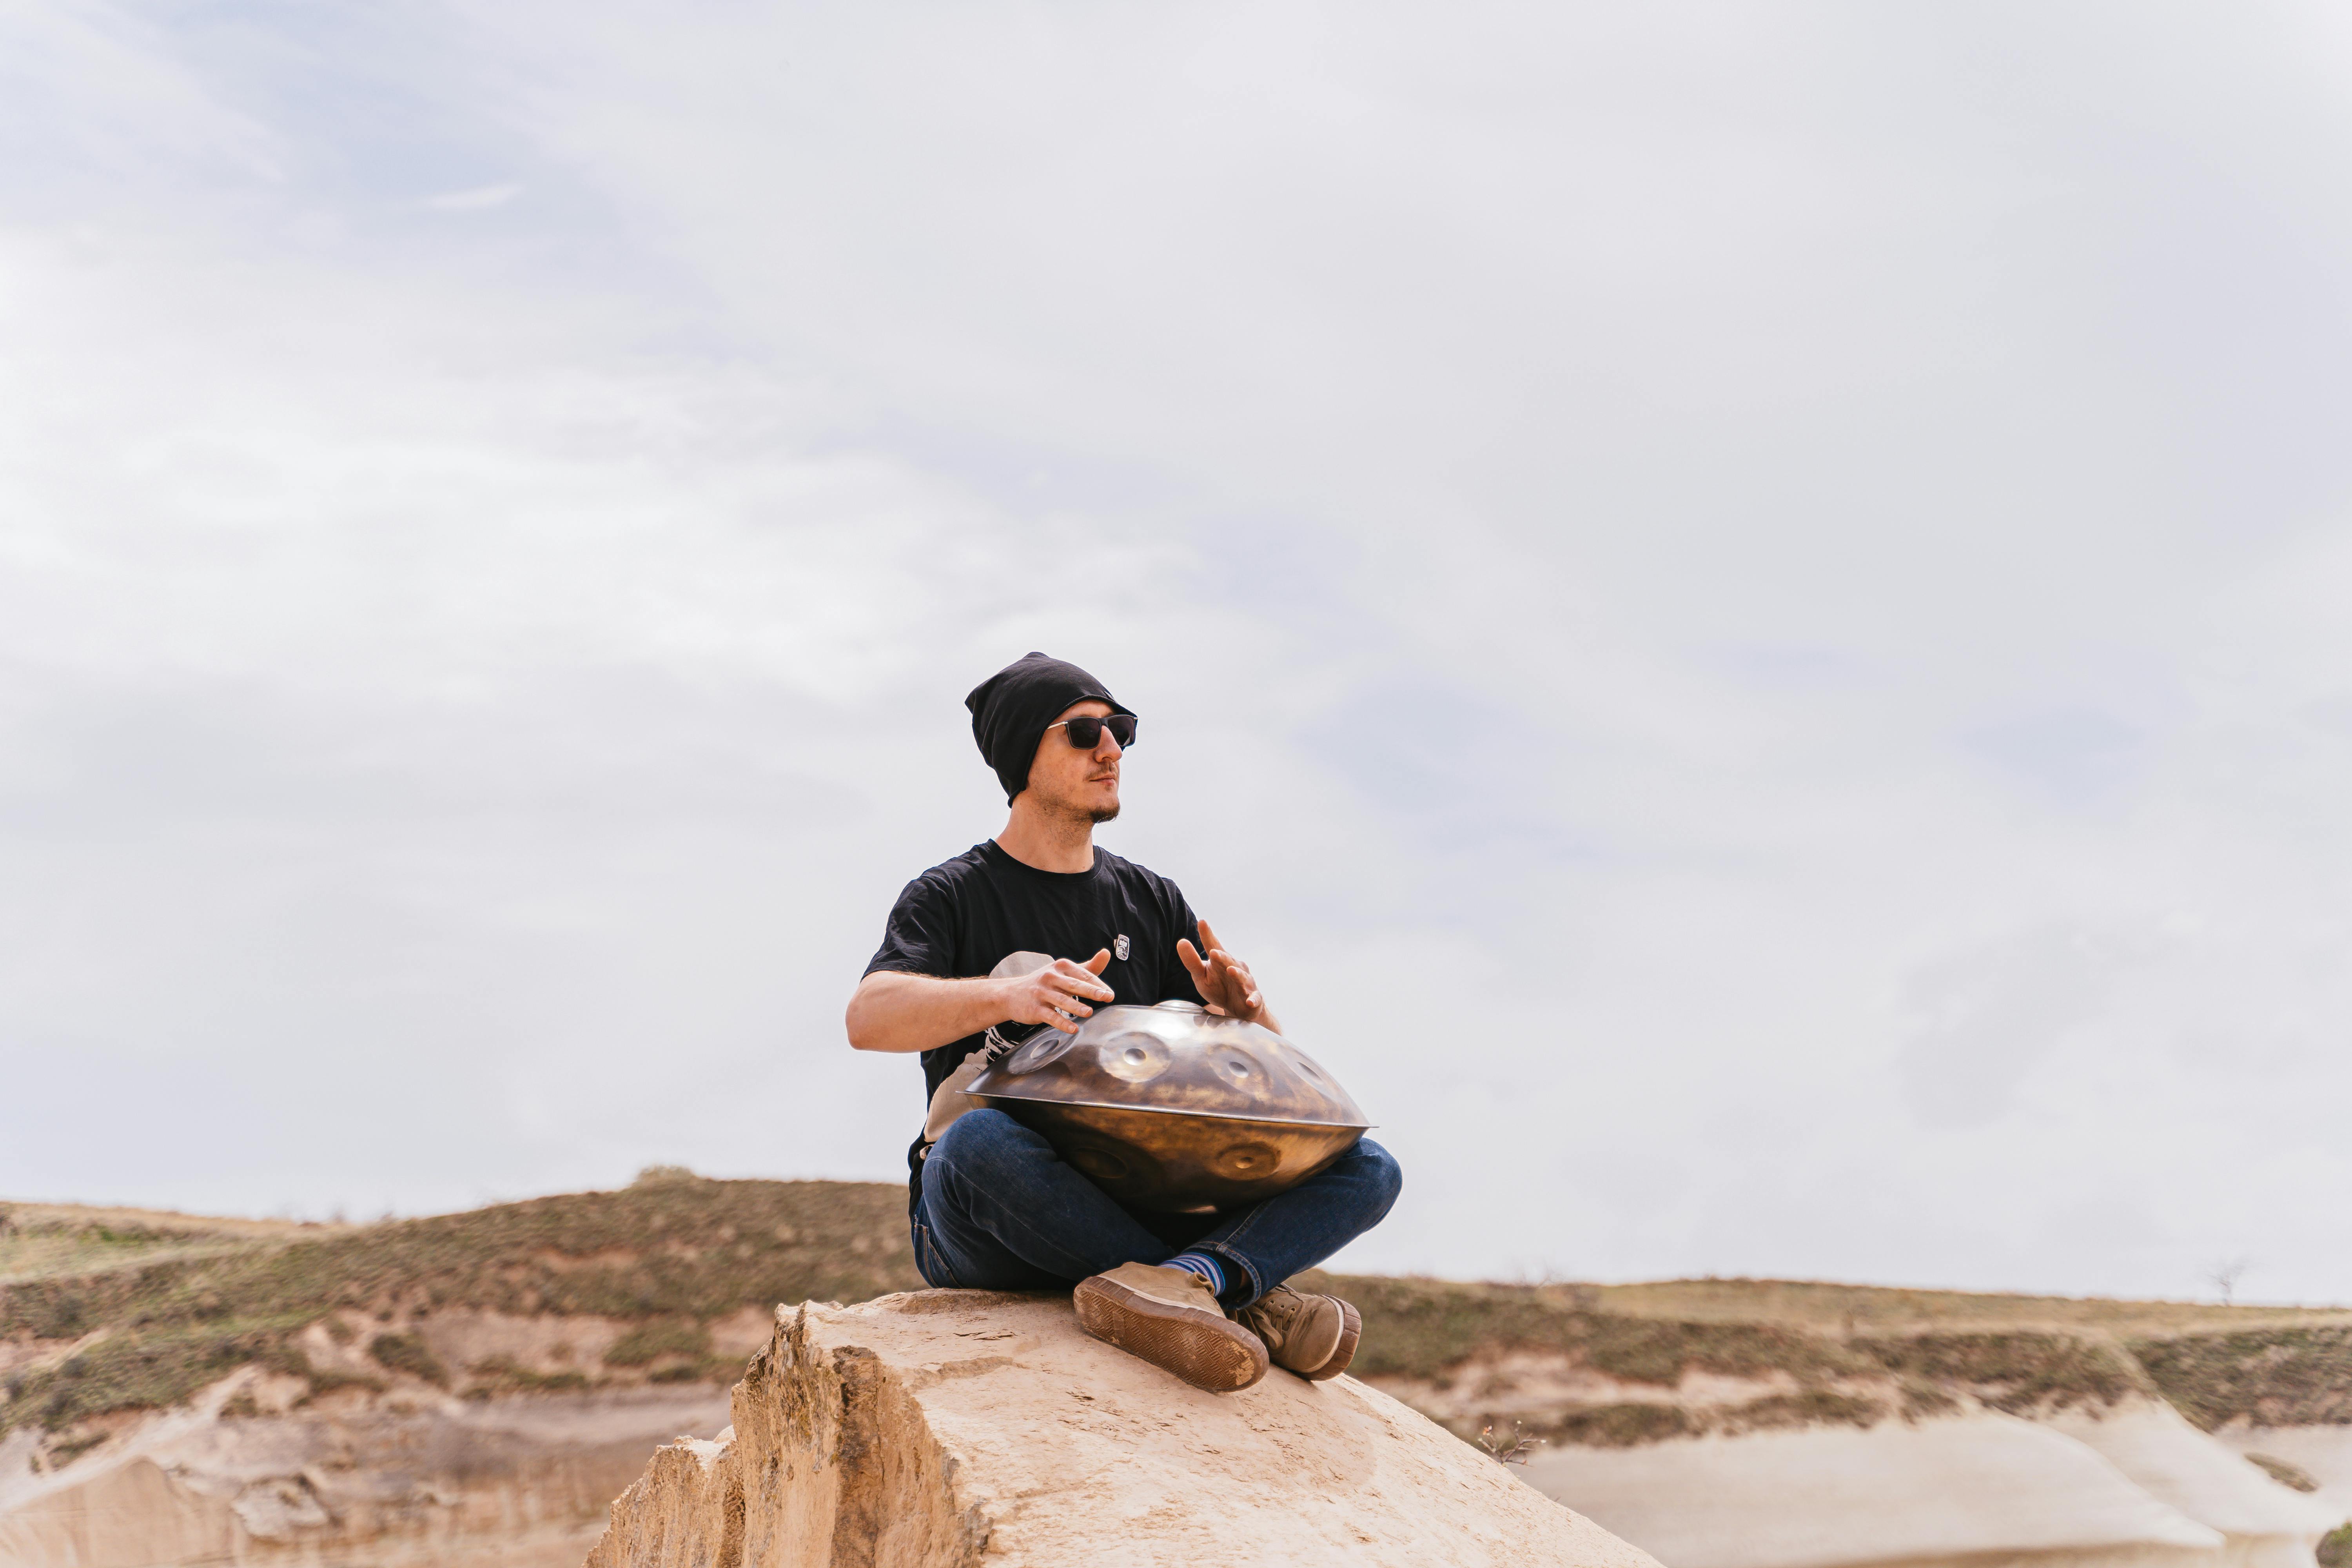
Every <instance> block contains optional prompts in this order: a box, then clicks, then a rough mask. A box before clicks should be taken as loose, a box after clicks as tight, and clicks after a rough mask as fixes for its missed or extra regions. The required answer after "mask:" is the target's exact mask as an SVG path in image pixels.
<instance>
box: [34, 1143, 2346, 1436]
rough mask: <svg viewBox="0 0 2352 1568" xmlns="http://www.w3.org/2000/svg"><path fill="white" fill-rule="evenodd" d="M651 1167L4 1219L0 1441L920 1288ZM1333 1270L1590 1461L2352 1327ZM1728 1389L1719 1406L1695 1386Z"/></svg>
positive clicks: (1428, 1381) (1754, 1285)
mask: <svg viewBox="0 0 2352 1568" xmlns="http://www.w3.org/2000/svg"><path fill="white" fill-rule="evenodd" d="M648 1174H649V1179H646V1180H644V1181H641V1182H640V1183H639V1184H636V1185H635V1186H632V1187H629V1188H626V1189H625V1190H622V1191H619V1192H609V1193H579V1194H569V1195H565V1196H561V1197H550V1198H538V1199H533V1200H530V1201H529V1202H526V1203H518V1204H502V1205H496V1206H493V1207H489V1208H484V1209H478V1210H474V1211H471V1212H469V1213H465V1214H455V1215H438V1216H435V1217H433V1218H428V1219H415V1220H400V1221H389V1222H385V1223H383V1224H380V1225H371V1226H316V1225H300V1224H295V1223H292V1222H283V1221H235V1220H207V1219H203V1218H199V1217H195V1216H190V1215H167V1214H159V1213H153V1212H149V1211H135V1210H96V1209H78V1208H72V1207H67V1206H59V1205H14V1206H13V1207H10V1206H5V1205H0V1433H5V1432H6V1431H7V1430H9V1429H10V1428H13V1427H16V1426H25V1425H27V1424H33V1425H37V1426H40V1427H42V1428H45V1429H46V1430H47V1431H48V1432H49V1433H50V1434H52V1441H53V1443H54V1445H56V1446H57V1447H71V1446H72V1445H73V1444H74V1443H75V1442H77V1441H79V1436H78V1432H79V1429H80V1428H82V1427H84V1426H87V1424H88V1423H89V1422H90V1421H92V1420H94V1419H98V1418H102V1417H105V1416H107V1415H109V1414H110V1413H114V1412H121V1411H125V1410H135V1409H142V1408H153V1407H159V1406H163V1405H172V1404H173V1403H176V1402H178V1401H181V1400H184V1399H186V1398H187V1397H189V1396H190V1395H192V1394H194V1393H195V1392H196V1391H197V1390H199V1389H201V1388H202V1387H204V1386H205V1385H206V1384H210V1383H212V1382H213V1381H215V1380H216V1379H217V1378H219V1377H221V1376H223V1375H225V1374H226V1373H228V1372H230V1371H232V1370H234V1369H236V1368H237V1367H239V1366H245V1365H257V1366H260V1367H263V1368H266V1369H268V1370H270V1371H273V1372H276V1373H283V1374H286V1375H288V1376H289V1377H291V1378H293V1379H297V1380H300V1381H299V1384H297V1385H296V1386H298V1387H304V1388H307V1390H308V1392H307V1394H304V1395H303V1397H305V1398H315V1397H318V1396H320V1395H322V1394H330V1393H332V1392H334V1391H335V1390H337V1389H339V1388H352V1387H360V1388H370V1389H375V1390H383V1389H385V1388H387V1387H396V1386H401V1385H404V1384H405V1385H408V1386H415V1385H417V1384H423V1385H427V1386H430V1387H435V1388H443V1389H447V1390H450V1391H452V1392H461V1393H464V1394H467V1395H468V1396H469V1397H492V1396H497V1395H501V1394H529V1393H545V1392H555V1391H561V1390H578V1389H584V1388H589V1387H594V1386H601V1385H603V1384H606V1383H612V1382H616V1381H618V1382H626V1381H629V1380H632V1379H635V1380H638V1381H645V1380H652V1381H670V1380H677V1379H680V1378H702V1377H709V1378H727V1377H731V1376H732V1374H733V1368H732V1366H731V1364H730V1363H725V1360H724V1358H723V1357H719V1356H718V1355H717V1354H716V1353H715V1352H714V1349H713V1343H712V1339H711V1334H710V1329H711V1325H712V1324H714V1323H715V1322H717V1321H719V1320H720V1319H722V1318H726V1317H727V1316H729V1315H730V1314H736V1313H740V1312H741V1311H743V1310H744V1309H746V1308H751V1309H755V1310H765V1309H766V1308H768V1307H770V1306H772V1304H774V1303H776V1302H779V1301H798V1300H835V1301H842V1302H851V1301H857V1300H864V1299H866V1298H868V1297H871V1296H875V1295H879V1294H882V1293H884V1292H887V1291H891V1290H900V1289H916V1288H919V1284H920V1281H919V1279H917V1277H916V1275H915V1272H914V1269H913V1266H912V1260H911V1258H909V1256H908V1247H907V1237H906V1218H905V1192H904V1189H903V1188H901V1187H898V1186H897V1185H894V1184H876V1183H845V1182H713V1181H703V1180H699V1179H697V1178H693V1177H691V1176H690V1175H688V1174H686V1173H648ZM1328 1278H1329V1279H1330V1288H1332V1289H1339V1291H1341V1292H1342V1293H1343V1294H1346V1295H1347V1296H1349V1298H1350V1299H1351V1300H1354V1301H1356V1302H1357V1304H1358V1305H1359V1306H1360V1308H1361V1309H1362V1310H1363V1314H1364V1340H1363V1348H1362V1350H1361V1351H1360V1355H1359V1359H1358V1363H1357V1370H1358V1371H1359V1372H1360V1373H1362V1374H1363V1375H1365V1376H1368V1377H1371V1378H1375V1379H1380V1380H1382V1381H1384V1382H1386V1383H1388V1384H1391V1386H1394V1387H1397V1388H1398V1389H1399V1390H1400V1391H1401V1392H1404V1391H1406V1390H1407V1389H1408V1388H1409V1387H1410V1388H1417V1389H1419V1390H1421V1391H1422V1392H1423V1394H1425V1395H1427V1396H1428V1400H1429V1403H1430V1405H1431V1406H1432V1408H1433V1413H1435V1407H1436V1405H1439V1404H1444V1405H1446V1407H1447V1409H1448V1410H1449V1411H1450V1412H1451V1414H1450V1415H1448V1416H1447V1417H1446V1418H1447V1419H1448V1420H1449V1424H1451V1425H1453V1426H1455V1427H1456V1429H1457V1430H1466V1431H1469V1432H1475V1430H1477V1424H1478V1423H1480V1422H1482V1421H1484V1420H1486V1419H1487V1418H1488V1412H1487V1409H1486V1406H1484V1405H1481V1404H1480V1401H1481V1400H1484V1399H1486V1398H1487V1396H1488V1394H1489V1393H1490V1392H1491V1393H1493V1394H1494V1395H1495V1397H1496V1399H1497V1400H1499V1401H1501V1403H1499V1404H1496V1405H1495V1406H1494V1408H1493V1410H1492V1412H1491V1415H1492V1418H1493V1419H1496V1420H1501V1421H1505V1422H1510V1421H1515V1420H1518V1419H1520V1418H1522V1417H1526V1416H1528V1415H1532V1416H1533V1417H1534V1419H1533V1420H1532V1421H1530V1422H1528V1429H1529V1430H1532V1431H1535V1432H1538V1433H1539V1434H1540V1435H1543V1436H1549V1437H1551V1438H1553V1439H1555V1440H1564V1441H1569V1442H1576V1443H1585V1444H1600V1445H1621V1444H1628V1443H1640V1442H1647V1441H1653V1440H1656V1439H1659V1438H1663V1437H1670V1436H1685V1435H1695V1434H1697V1433H1701V1432H1738V1431H1748V1430H1755V1429H1759V1428H1762V1427H1770V1426H1804V1425H1814V1424H1820V1423H1824V1422H1834V1423H1845V1424H1852V1425H1861V1426H1868V1425H1872V1424H1874V1423H1875V1422H1878V1421H1881V1420H1885V1419H1893V1418H1902V1419H1916V1418H1917V1417H1919V1416H1923V1415H1933V1414H1937V1413H1940V1412H1943V1411H1947V1410H1951V1409H1955V1408H1960V1407H1964V1406H1969V1405H1979V1406H1983V1407H1988V1408H1992V1409H1998V1410H2004V1411H2011V1412H2014V1413H2018V1414H2031V1413H2033V1412H2035V1411H2038V1410H2043V1409H2051V1408H2059V1407H2064V1406H2067V1405H2090V1406H2094V1407H2096V1406H2101V1405H2109V1404H2112V1403H2114V1402H2116V1400H2119V1399H2122V1398H2125V1397H2127V1396H2131V1395H2135V1394H2139V1395H2161V1396H2162V1397H2165V1398H2168V1399H2169V1400H2171V1401H2172V1402H2173V1403H2174V1404H2175V1405H2178V1406H2179V1408H2180V1409H2181V1410H2182V1411H2183V1412H2184V1413H2185V1414H2187V1415H2189V1417H2190V1418H2191V1419H2192V1420H2194V1421H2196V1422H2197V1423H2198V1424H2199V1425H2200V1426H2206V1427H2208V1428H2210V1427H2214V1426H2221V1425H2225V1424H2227V1423H2229V1422H2231V1421H2232V1420H2242V1419H2252V1420H2258V1421H2262V1422H2265V1423H2272V1424H2292V1423H2298V1422H2326V1423H2352V1311H2344V1310H2308V1311H2303V1310H2284V1309H2271V1308H2231V1307H2219V1306H2208V1305H2200V1304H2196V1303H2185V1302H2184V1303H2173V1302H2132V1301H2100V1300H2057V1299H2052V1298H2040V1297H2020V1296H1990V1295H1988V1296H1978V1295H1970V1294H1967V1293H1964V1292H1958V1291H1925V1290H1901V1289H1871V1288H1867V1287H1860V1286H1843V1285H1822V1284H1806V1283H1795V1282H1787V1281H1777V1280H1747V1279H1706V1280H1678V1281H1671V1282H1666V1283H1661V1284H1648V1285H1627V1286H1609V1287H1595V1286H1585V1285H1544V1286H1513V1285H1480V1284H1461V1283H1454V1282H1449V1281H1442V1280H1433V1279H1380V1278H1370V1277H1361V1278H1338V1277H1328ZM457 1310H464V1311H472V1312H477V1313H495V1314H504V1315H507V1316H510V1317H515V1318H572V1319H575V1320H583V1319H597V1320H603V1321H608V1322H612V1323H614V1324H615V1325H616V1326H615V1327H614V1329H612V1330H608V1331H607V1332H608V1333H610V1334H614V1335H616V1336H617V1337H614V1338H613V1339H612V1340H611V1342H610V1343H609V1344H607V1345H606V1346H605V1348H604V1351H603V1352H602V1355H601V1359H600V1360H599V1361H597V1362H596V1363H594V1364H593V1365H587V1366H580V1367H570V1366H564V1367H553V1366H548V1365H540V1366H535V1367H534V1366H530V1365H526V1364H523V1363H521V1362H519V1361H516V1360H514V1359H512V1358H511V1357H505V1356H498V1355H492V1356H486V1357H483V1358H481V1359H478V1360H474V1361H472V1362H471V1363H470V1364H467V1365H449V1364H445V1363H444V1362H443V1360H442V1359H441V1358H439V1357H437V1356H436V1354H435V1353H434V1352H433V1351H432V1349H431V1347H430V1345H428V1344H427V1342H426V1338H425V1336H424V1335H422V1334H420V1333H419V1332H418V1328H419V1325H420V1324H421V1323H422V1322H424V1321H426V1320H428V1319H429V1318H430V1316H431V1315H432V1314H434V1313H436V1312H449V1311H457ZM314 1325H316V1327H314ZM322 1330H323V1331H325V1332H326V1333H328V1334H329V1335H330V1336H331V1339H332V1341H333V1345H334V1346H341V1347H346V1348H344V1349H342V1350H341V1351H339V1352H338V1355H339V1357H340V1360H339V1363H338V1364H332V1365H328V1364H321V1360H320V1358H319V1357H314V1356H313V1355H312V1354H310V1353H309V1352H306V1351H305V1350H304V1349H303V1343H304V1342H305V1340H304V1336H305V1335H306V1333H307V1334H308V1335H309V1336H310V1338H309V1339H308V1341H307V1342H308V1343H309V1344H310V1346H311V1348H312V1350H314V1351H319V1352H324V1351H326V1350H327V1349H330V1348H333V1347H331V1346H330V1344H329V1342H328V1341H327V1340H321V1339H319V1338H318V1337H317V1335H318V1333H319V1332H320V1331H322ZM1512 1358H1517V1361H1518V1362H1519V1363H1530V1362H1532V1363H1536V1364H1539V1365H1540V1366H1543V1367H1549V1368H1553V1369H1559V1372H1558V1375H1561V1376H1568V1377H1570V1378H1582V1379H1583V1380H1584V1382H1585V1384H1589V1385H1590V1387H1588V1388H1586V1390H1585V1393H1583V1394H1575V1395H1574V1396H1572V1397H1571V1396H1566V1395H1563V1396H1562V1397H1559V1398H1556V1399H1554V1400H1553V1401H1552V1402H1551V1404H1550V1405H1548V1406H1546V1407H1544V1408H1542V1409H1540V1410H1537V1409H1535V1408H1534V1407H1533V1406H1530V1405H1526V1404H1525V1403H1524V1402H1523V1403H1522V1404H1521V1405H1517V1406H1510V1405H1509V1402H1508V1396H1510V1395H1511V1394H1512V1393H1513V1391H1512V1389H1511V1388H1510V1387H1509V1381H1510V1378H1509V1374H1508V1373H1507V1371H1498V1370H1497V1369H1498V1368H1501V1367H1502V1366H1503V1364H1504V1363H1506V1362H1509V1361H1511V1360H1512ZM325 1359H328V1360H334V1359H336V1358H325ZM1547 1375H1549V1374H1547ZM1694 1379H1696V1383H1694V1382H1693V1381H1691V1380H1694ZM1710 1380H1711V1385H1713V1386H1717V1388H1718V1393H1719V1397H1716V1399H1715V1402H1714V1403H1712V1404H1710V1403H1708V1402H1707V1400H1706V1399H1695V1398H1692V1397H1687V1396H1686V1394H1687V1391H1688V1390H1689V1389H1690V1388H1692V1387H1695V1386H1697V1385H1698V1384H1710ZM1490 1385H1491V1387H1490ZM1722 1389H1729V1390H1730V1391H1731V1392H1729V1393H1728V1394H1721V1393H1720V1390H1722ZM1596 1390H1597V1391H1598V1392H1597V1393H1596V1392H1594V1391H1596ZM1612 1391H1614V1392H1612ZM1409 1396H1411V1395H1410V1394H1409Z"/></svg>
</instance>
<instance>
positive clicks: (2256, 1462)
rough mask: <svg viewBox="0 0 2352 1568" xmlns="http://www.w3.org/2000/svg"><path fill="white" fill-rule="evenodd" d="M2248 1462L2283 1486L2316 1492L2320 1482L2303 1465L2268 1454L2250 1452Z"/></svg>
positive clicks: (2300, 1490)
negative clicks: (2289, 1462) (2293, 1463)
mask: <svg viewBox="0 0 2352 1568" xmlns="http://www.w3.org/2000/svg"><path fill="white" fill-rule="evenodd" d="M2246 1462H2247V1463H2248V1464H2250V1465H2252V1466H2253V1467H2254V1468H2256V1469H2258V1470H2260V1471H2262V1472H2263V1474H2264V1475H2266V1476H2268V1477H2270V1479H2273V1480H2274V1481H2276V1482H2277V1483H2278V1484H2279V1485H2281V1486H2283V1487H2293V1488H2294V1489H2295V1490H2296V1491H2299V1492H2315V1491H2317V1490H2318V1489H2319V1483H2318V1482H2317V1481H2315V1480H2313V1479H2311V1472H2310V1471H2308V1470H2306V1469H2305V1468H2303V1467H2302V1466H2301V1465H2290V1464H2288V1463H2287V1462H2286V1461H2285V1460H2284V1459H2273V1458H2271V1457H2270V1456H2269V1455H2268V1454H2248V1455H2247V1456H2246Z"/></svg>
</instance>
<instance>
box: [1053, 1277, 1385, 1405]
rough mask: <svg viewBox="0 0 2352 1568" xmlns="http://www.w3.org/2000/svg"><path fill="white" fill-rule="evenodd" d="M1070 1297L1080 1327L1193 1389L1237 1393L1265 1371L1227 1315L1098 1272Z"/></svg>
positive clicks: (1260, 1351)
mask: <svg viewBox="0 0 2352 1568" xmlns="http://www.w3.org/2000/svg"><path fill="white" fill-rule="evenodd" d="M1070 1299H1071V1302H1072V1304H1073V1305H1075V1306H1076V1308H1077V1310H1078V1326H1079V1327H1080V1328H1082V1329H1084V1330H1086V1331H1087V1332H1088V1333H1090V1334H1092V1335H1094V1337H1095V1338H1097V1339H1098V1340H1100V1341H1102V1342H1103V1343H1105V1344H1108V1345H1117V1346H1118V1348H1119V1349H1120V1350H1123V1351H1125V1352H1127V1353H1128V1354H1129V1355H1131V1356H1137V1357H1139V1358H1141V1359H1142V1360H1144V1361H1148V1362H1150V1363H1151V1364H1152V1365H1154V1366H1156V1367H1160V1368H1161V1369H1163V1370H1165V1371H1168V1372H1172V1373H1175V1374H1176V1375H1177V1376H1178V1377H1181V1378H1182V1379H1183V1380H1184V1381H1185V1382H1187V1383H1189V1384H1192V1386H1193V1387H1195V1388H1201V1389H1206V1390H1207V1391H1208V1392H1209V1393H1211V1394H1237V1393H1239V1392H1240V1391H1241V1390H1243V1389H1244V1388H1247V1387H1249V1386H1250V1385H1251V1384H1254V1383H1255V1382H1256V1381H1257V1380H1258V1379H1259V1378H1262V1377H1264V1376H1265V1369H1266V1364H1267V1363H1266V1358H1265V1345H1264V1344H1263V1343H1261V1342H1259V1340H1258V1337H1257V1336H1256V1335H1255V1334H1254V1333H1251V1332H1250V1331H1248V1330H1247V1329H1245V1328H1243V1327H1242V1326H1241V1325H1240V1324H1239V1323H1236V1322H1234V1321H1231V1320H1230V1319H1226V1318H1213V1317H1211V1316H1210V1315H1209V1314H1208V1313H1206V1312H1204V1311H1202V1310H1201V1309H1200V1308H1198V1307H1180V1306H1177V1305H1175V1304H1174V1303H1172V1302H1169V1301H1160V1300H1154V1299H1152V1298H1151V1297H1150V1296H1146V1295H1144V1294H1143V1293H1142V1292H1141V1291H1139V1290H1130V1289H1128V1288H1127V1287H1126V1286H1124V1285H1121V1284H1119V1283H1118V1282H1117V1281H1116V1280H1111V1279H1102V1278H1100V1277H1097V1278H1095V1279H1082V1280H1080V1281H1079V1282H1078V1288H1077V1289H1076V1290H1075V1291H1074V1292H1072V1294H1071V1298H1070ZM1350 1348H1351V1349H1352V1348H1353V1347H1352V1342H1351V1343H1350Z"/></svg>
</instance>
